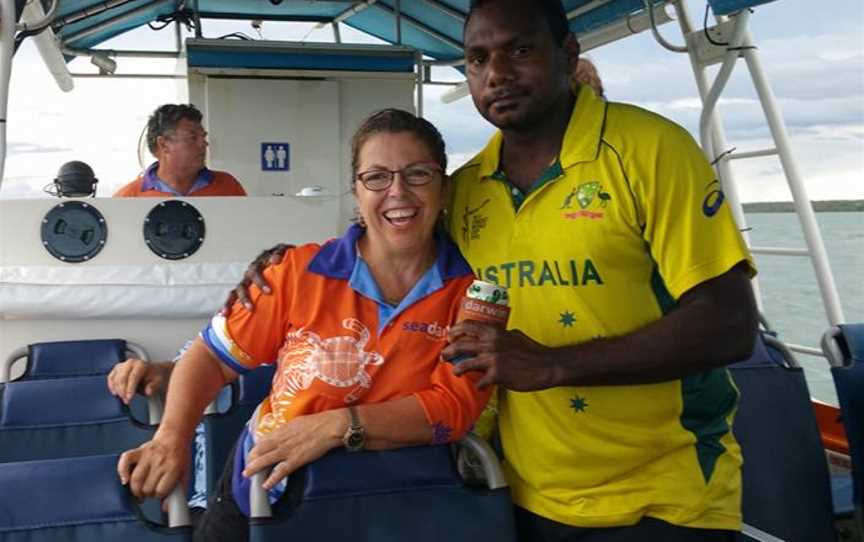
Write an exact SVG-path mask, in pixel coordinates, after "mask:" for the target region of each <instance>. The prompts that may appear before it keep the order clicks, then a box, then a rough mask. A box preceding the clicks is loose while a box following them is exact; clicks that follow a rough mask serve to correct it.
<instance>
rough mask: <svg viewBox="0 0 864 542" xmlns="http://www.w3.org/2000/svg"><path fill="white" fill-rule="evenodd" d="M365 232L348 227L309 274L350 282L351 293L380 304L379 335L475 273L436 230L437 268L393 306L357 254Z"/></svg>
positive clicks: (328, 245)
mask: <svg viewBox="0 0 864 542" xmlns="http://www.w3.org/2000/svg"><path fill="white" fill-rule="evenodd" d="M364 232H365V231H364V229H363V228H361V227H360V226H358V225H356V224H354V225H352V226H351V227H349V228H348V231H346V232H345V234H344V235H343V236H342V237H339V238H338V239H334V240H332V241H329V242H328V243H326V244H325V245H324V246H322V247H321V250H319V251H318V254H316V255H315V257H314V258H313V259H312V261H311V262H310V263H309V267H308V270H309V271H310V272H312V273H316V274H319V275H324V276H325V277H330V278H335V279H342V280H347V281H348V284H349V286H350V287H351V289H352V290H354V291H355V292H357V293H358V294H360V295H362V296H364V297H367V298H369V299H371V300H372V301H375V302H376V303H377V304H378V333H379V334H380V333H381V332H382V331H383V330H384V328H385V327H387V324H389V323H390V322H391V321H392V320H393V319H394V318H396V317H397V316H399V314H400V313H402V312H403V311H404V310H405V309H407V308H408V307H410V306H411V305H413V304H414V303H416V302H418V301H420V300H421V299H423V298H424V297H426V296H428V295H431V294H432V293H434V292H436V291H438V290H440V289H441V288H443V286H444V282H445V281H447V280H449V279H452V278H455V277H462V276H465V275H470V274H471V273H472V271H471V267H470V266H469V265H468V263H467V262H466V261H465V259H464V258H463V257H462V254H461V253H460V252H459V249H458V248H457V247H456V245H455V244H454V243H453V241H451V240H450V238H449V237H448V236H447V235H446V234H445V233H443V232H441V231H439V230H437V229H436V231H435V244H436V249H437V256H436V258H435V263H434V265H432V266H431V267H430V268H429V269H428V270H427V271H426V272H425V273H424V274H423V276H422V277H421V278H420V280H418V281H417V283H416V284H415V285H414V287H413V288H412V289H411V291H410V292H408V295H406V296H405V297H404V298H403V299H402V301H401V302H400V303H399V304H398V305H396V306H394V305H391V304H389V303H387V301H386V300H384V296H383V295H382V294H381V290H380V288H379V287H378V283H376V282H375V278H374V277H373V276H372V272H371V270H370V269H369V266H368V264H366V262H365V261H363V258H362V257H360V253H359V251H358V250H357V241H358V240H359V239H360V237H361V236H363V234H364Z"/></svg>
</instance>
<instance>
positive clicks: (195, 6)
mask: <svg viewBox="0 0 864 542" xmlns="http://www.w3.org/2000/svg"><path fill="white" fill-rule="evenodd" d="M194 1H195V3H194V4H193V5H192V13H193V16H194V19H195V37H196V38H197V39H200V38H202V37H203V36H204V34H203V32H202V31H201V13H200V12H199V11H198V0H194Z"/></svg>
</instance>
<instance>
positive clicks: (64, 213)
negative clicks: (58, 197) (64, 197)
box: [42, 201, 108, 263]
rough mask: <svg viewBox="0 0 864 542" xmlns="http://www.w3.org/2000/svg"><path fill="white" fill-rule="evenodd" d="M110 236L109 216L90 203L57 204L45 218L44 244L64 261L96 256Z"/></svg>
mask: <svg viewBox="0 0 864 542" xmlns="http://www.w3.org/2000/svg"><path fill="white" fill-rule="evenodd" d="M107 239H108V225H107V224H106V223H105V218H104V217H103V216H102V213H100V212H99V210H98V209H96V208H95V207H93V206H92V205H90V204H89V203H84V202H81V201H68V202H65V203H60V204H57V205H55V206H54V207H53V208H52V209H51V210H50V211H48V213H47V214H46V215H45V217H44V218H43V219H42V245H43V246H44V247H45V249H46V250H47V251H48V252H49V253H50V254H51V255H52V256H54V257H55V258H57V259H58V260H61V261H64V262H69V263H79V262H84V261H87V260H89V259H91V258H93V257H94V256H96V255H97V254H99V251H100V250H102V247H104V246H105V242H106V241H107Z"/></svg>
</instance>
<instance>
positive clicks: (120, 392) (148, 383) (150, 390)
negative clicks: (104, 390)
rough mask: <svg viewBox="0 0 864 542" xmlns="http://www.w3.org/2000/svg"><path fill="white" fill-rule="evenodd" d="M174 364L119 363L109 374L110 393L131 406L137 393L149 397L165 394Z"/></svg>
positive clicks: (132, 359) (163, 362)
mask: <svg viewBox="0 0 864 542" xmlns="http://www.w3.org/2000/svg"><path fill="white" fill-rule="evenodd" d="M173 369H174V364H173V363H171V362H170V361H154V362H152V363H148V362H146V361H143V360H140V359H137V358H129V359H127V360H126V361H124V362H122V363H118V364H117V365H115V366H114V368H113V369H111V372H110V373H108V391H110V392H111V394H112V395H116V396H117V397H119V398H120V400H121V401H123V402H124V403H126V404H127V405H128V404H129V401H131V400H132V397H133V396H134V395H135V391H136V390H138V391H141V392H142V393H143V394H144V395H146V396H147V397H151V396H153V395H155V394H157V393H158V394H163V393H164V392H165V388H166V387H167V385H168V379H169V378H170V377H171V371H172V370H173Z"/></svg>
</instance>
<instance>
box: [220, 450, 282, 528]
mask: <svg viewBox="0 0 864 542" xmlns="http://www.w3.org/2000/svg"><path fill="white" fill-rule="evenodd" d="M229 461H230V460H229ZM269 475H270V469H265V470H261V471H258V472H256V473H255V474H253V475H252V478H251V479H250V484H249V486H250V487H249V518H250V519H257V518H272V517H273V508H272V507H271V506H270V499H269V497H268V496H267V490H266V489H264V480H266V479H267V476H269Z"/></svg>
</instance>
